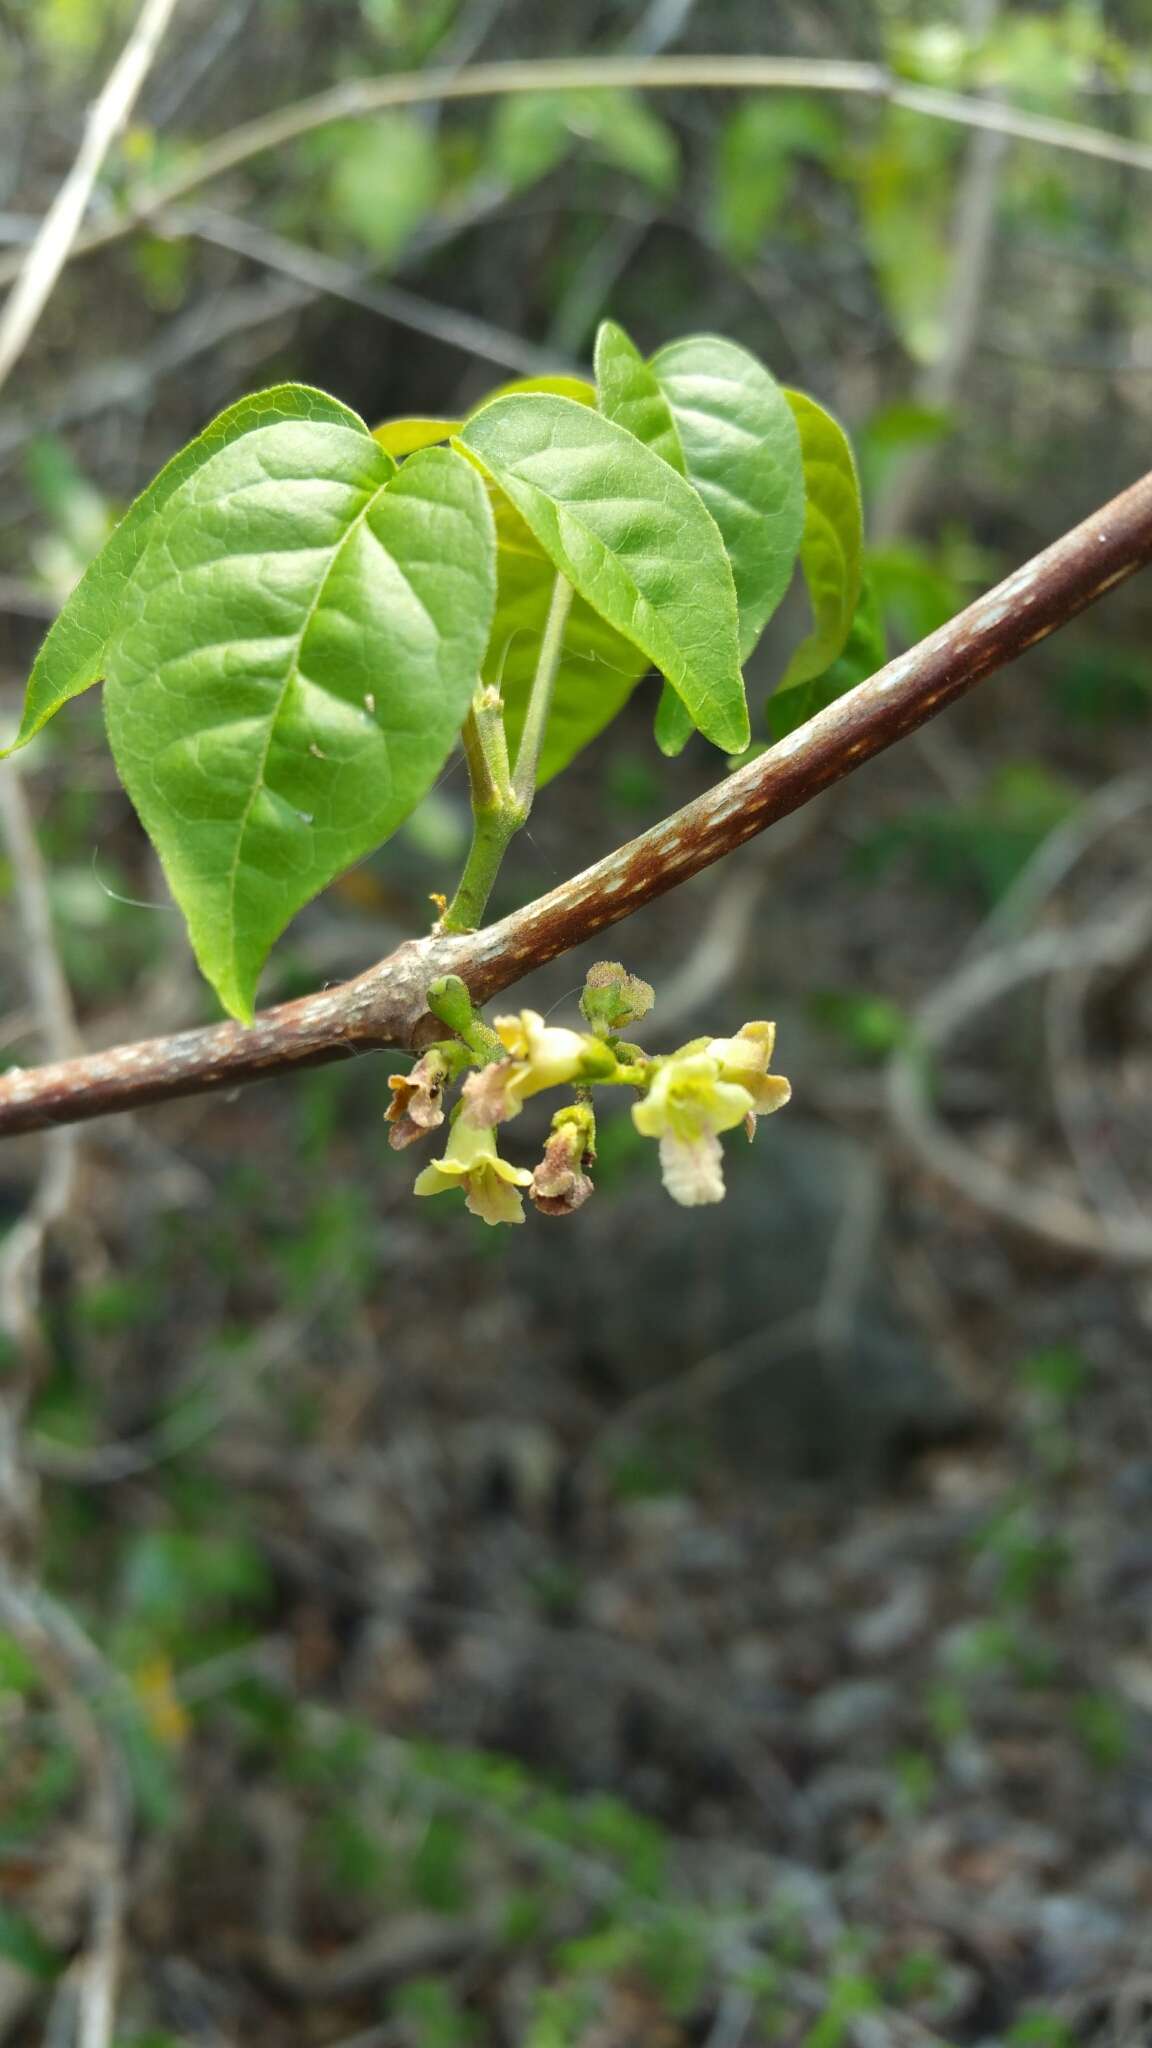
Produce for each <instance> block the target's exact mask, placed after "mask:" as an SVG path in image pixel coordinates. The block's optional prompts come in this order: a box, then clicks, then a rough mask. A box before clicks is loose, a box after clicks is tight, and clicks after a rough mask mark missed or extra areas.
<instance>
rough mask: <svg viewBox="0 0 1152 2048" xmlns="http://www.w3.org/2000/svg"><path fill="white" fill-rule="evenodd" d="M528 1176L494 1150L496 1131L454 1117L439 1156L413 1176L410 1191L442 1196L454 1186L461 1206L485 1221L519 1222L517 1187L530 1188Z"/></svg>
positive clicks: (521, 1218) (520, 1210)
mask: <svg viewBox="0 0 1152 2048" xmlns="http://www.w3.org/2000/svg"><path fill="white" fill-rule="evenodd" d="M531 1184H532V1175H531V1174H530V1173H529V1172H528V1171H527V1170H526V1168H524V1167H523V1166H510V1165H509V1163H508V1161H507V1160H506V1159H501V1157H500V1155H499V1153H498V1152H497V1150H496V1133H495V1131H494V1130H492V1129H491V1127H489V1128H488V1129H487V1130H477V1129H476V1128H475V1127H474V1126H473V1125H471V1124H468V1123H465V1121H464V1118H463V1117H462V1116H459V1117H457V1119H456V1121H455V1123H454V1124H453V1126H452V1129H451V1131H450V1132H449V1135H448V1146H447V1150H446V1151H445V1153H444V1157H443V1158H442V1159H434V1160H433V1161H432V1164H431V1166H426V1167H425V1168H424V1171H423V1173H421V1174H418V1175H417V1177H416V1182H415V1186H414V1189H413V1193H414V1194H417V1195H446V1194H448V1193H449V1192H450V1191H451V1190H452V1189H453V1188H458V1189H460V1190H461V1192H462V1193H463V1195H464V1198H465V1206H466V1207H467V1208H468V1209H470V1210H471V1212H472V1214H473V1216H479V1217H480V1218H481V1219H482V1221H483V1222H485V1223H523V1221H524V1197H523V1195H522V1194H521V1192H520V1190H521V1188H526V1187H530V1186H531Z"/></svg>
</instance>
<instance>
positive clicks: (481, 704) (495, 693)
mask: <svg viewBox="0 0 1152 2048" xmlns="http://www.w3.org/2000/svg"><path fill="white" fill-rule="evenodd" d="M460 737H461V741H462V743H463V747H464V758H465V760H466V761H467V763H468V781H469V784H470V786H471V790H472V844H471V846H470V847H469V849H468V858H467V860H466V861H465V863H464V872H463V874H462V875H461V877H460V881H459V884H458V886H457V890H456V894H455V895H454V897H453V898H452V901H451V903H450V904H449V906H448V908H447V910H446V911H445V912H444V915H443V917H442V918H441V919H440V930H441V931H442V932H474V931H475V930H476V929H477V927H478V925H479V923H480V920H481V918H482V917H483V915H484V911H485V907H486V905H487V902H488V898H489V896H490V895H491V894H492V884H493V882H494V881H495V880H496V877H497V875H498V873H499V871H500V863H501V861H502V860H503V858H504V855H505V852H506V851H507V847H508V842H509V840H510V839H511V838H512V836H513V834H514V833H515V832H516V831H517V830H518V828H519V827H520V826H521V825H522V824H523V822H524V813H523V812H522V811H521V808H520V805H519V803H518V802H517V799H516V796H515V793H514V791H513V788H512V777H511V773H510V770H509V767H508V740H507V737H506V734H505V731H504V707H503V705H502V703H501V701H500V692H499V690H494V689H492V688H491V687H490V686H487V685H486V686H485V687H484V688H482V689H479V690H477V692H476V695H475V696H474V697H473V699H472V708H471V710H470V711H469V713H468V716H467V718H466V719H465V721H464V727H463V731H462V732H461V735H460Z"/></svg>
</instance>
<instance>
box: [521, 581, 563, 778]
mask: <svg viewBox="0 0 1152 2048" xmlns="http://www.w3.org/2000/svg"><path fill="white" fill-rule="evenodd" d="M571 607H572V585H571V584H570V583H569V581H568V579H567V577H565V576H557V578H556V581H555V583H554V584H553V585H552V602H551V604H550V605H549V607H548V618H547V620H546V622H545V626H544V637H543V639H542V640H541V642H540V655H539V659H538V661H537V663H536V673H535V675H534V676H533V678H532V689H531V693H530V695H529V698H528V709H527V711H526V713H525V715H524V729H523V731H522V732H521V734H520V745H519V747H518V749H517V753H516V769H515V773H514V774H513V777H512V787H513V789H514V791H515V793H516V796H517V798H518V799H519V802H520V803H521V805H522V806H523V810H524V816H525V817H527V816H528V813H529V811H530V810H531V808H532V798H533V797H534V795H535V793H536V770H537V768H538V767H539V764H540V749H541V747H542V746H543V744H544V734H545V731H546V730H547V726H548V714H549V712H550V711H551V709H552V692H553V690H554V689H555V687H556V677H557V674H558V672H559V669H560V655H561V652H562V650H563V646H564V629H565V627H566V626H567V624H568V613H569V611H570V610H571Z"/></svg>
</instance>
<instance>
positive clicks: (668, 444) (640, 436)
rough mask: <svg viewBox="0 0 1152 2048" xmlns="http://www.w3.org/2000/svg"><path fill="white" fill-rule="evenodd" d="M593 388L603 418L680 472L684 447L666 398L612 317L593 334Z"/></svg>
mask: <svg viewBox="0 0 1152 2048" xmlns="http://www.w3.org/2000/svg"><path fill="white" fill-rule="evenodd" d="M596 390H597V394H598V398H599V404H600V410H601V412H602V413H603V414H604V417H605V419H608V420H615V422H616V424H617V426H618V427H627V429H628V432H629V433H630V434H635V436H636V439H637V440H638V441H643V443H644V445H645V447H646V448H651V449H652V450H653V452H654V453H655V454H657V455H659V456H661V457H662V458H663V460H664V461H665V462H670V463H671V465H672V467H673V469H678V470H679V472H680V474H681V476H683V475H684V450H683V449H682V448H681V446H680V436H679V434H678V433H677V432H676V422H675V420H674V419H673V417H672V412H671V408H670V406H669V404H668V400H667V399H666V398H665V396H664V393H663V392H662V391H661V389H660V386H659V384H658V383H657V382H656V378H655V376H654V374H653V372H652V370H651V369H650V368H649V366H648V364H647V363H646V362H645V361H644V358H643V356H642V355H641V353H640V351H639V349H638V348H637V347H636V345H635V343H634V342H632V341H630V340H629V338H628V336H627V335H626V334H625V332H624V329H623V328H622V327H617V326H616V323H615V321H613V320H604V321H602V322H601V325H600V329H599V332H598V334H597V336H596Z"/></svg>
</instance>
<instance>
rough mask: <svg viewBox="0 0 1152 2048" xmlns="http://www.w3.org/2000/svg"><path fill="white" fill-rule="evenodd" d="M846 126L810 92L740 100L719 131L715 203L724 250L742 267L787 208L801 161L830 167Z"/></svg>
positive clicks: (840, 144) (755, 253) (717, 223)
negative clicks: (810, 94) (810, 161)
mask: <svg viewBox="0 0 1152 2048" xmlns="http://www.w3.org/2000/svg"><path fill="white" fill-rule="evenodd" d="M842 149H843V137H842V133H841V124H840V122H839V121H838V120H837V119H836V117H835V115H833V114H831V113H830V112H829V111H828V109H827V107H826V106H824V104H823V103H822V102H821V101H820V100H817V99H812V98H810V97H809V96H808V94H806V93H779V94H777V93H771V94H769V93H765V94H763V95H759V94H758V95H757V96H756V97H755V98H752V99H746V100H741V102H740V104H739V105H738V106H737V107H736V108H735V110H734V112H733V113H732V114H731V115H730V117H729V119H728V120H727V122H726V123H725V125H724V127H723V129H722V130H721V132H720V137H719V141H718V144H717V150H716V182H715V196H714V204H713V209H712V211H713V219H714V222H715V230H716V234H717V237H718V239H719V241H720V243H721V246H722V247H723V248H724V249H726V250H727V252H728V254H729V255H730V256H732V257H734V258H735V260H736V261H737V262H738V263H746V262H748V261H750V259H751V258H752V257H754V256H756V255H757V254H758V253H759V251H760V248H761V245H762V243H763V240H764V237H765V235H766V234H767V233H768V232H769V230H770V229H772V228H773V227H775V226H776V224H777V222H778V220H779V219H780V216H781V214H782V213H783V212H784V210H785V208H786V207H787V204H788V200H789V198H790V195H791V191H792V186H793V183H794V180H795V176H796V171H797V169H798V167H799V163H800V161H801V159H802V158H804V157H809V158H815V159H816V160H817V161H819V162H822V163H825V164H827V163H831V162H833V161H834V160H835V159H836V157H837V156H838V155H839V154H840V153H841V151H842Z"/></svg>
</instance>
